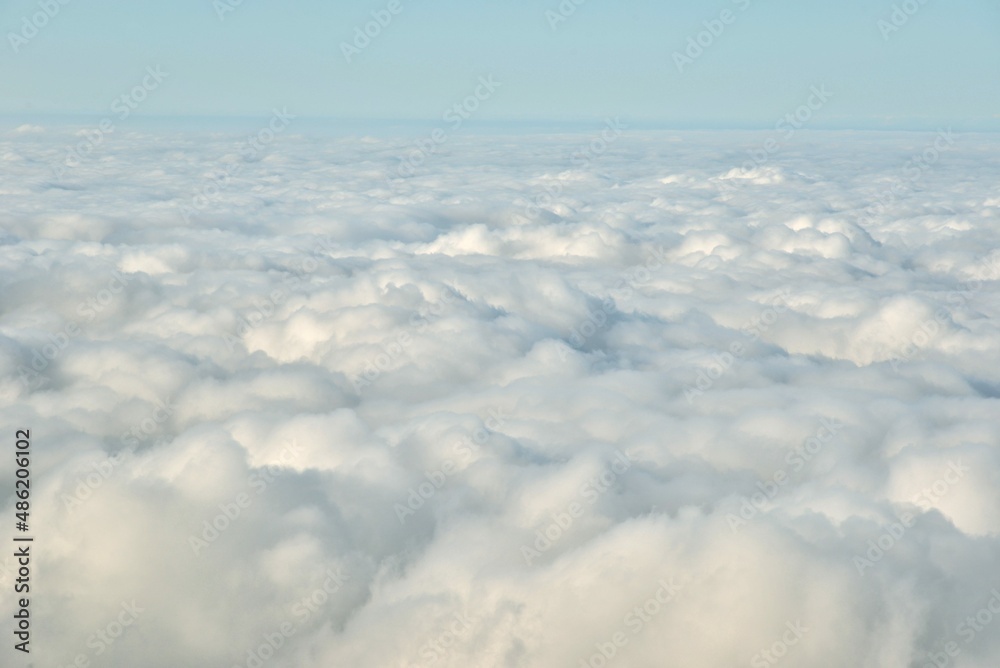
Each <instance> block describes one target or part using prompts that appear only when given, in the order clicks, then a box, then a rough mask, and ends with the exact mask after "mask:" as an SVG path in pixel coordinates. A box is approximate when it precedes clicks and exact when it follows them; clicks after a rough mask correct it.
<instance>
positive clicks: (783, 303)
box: [0, 127, 1000, 668]
mask: <svg viewBox="0 0 1000 668" xmlns="http://www.w3.org/2000/svg"><path fill="white" fill-rule="evenodd" d="M294 131H296V129H295V128H291V129H290V130H289V132H294ZM73 137H74V134H73V129H65V128H58V127H48V128H46V129H45V132H44V134H38V133H36V132H35V131H34V130H33V129H32V130H31V131H30V132H29V131H27V130H24V129H18V131H17V132H15V133H10V134H8V135H7V136H6V137H4V138H3V139H2V140H0V155H2V156H5V157H4V159H3V160H2V161H0V175H2V178H0V182H2V183H3V184H4V185H3V186H2V188H3V191H2V192H3V194H4V196H5V204H4V207H5V208H4V213H3V214H2V216H3V217H2V219H0V227H2V228H3V229H2V230H0V243H2V245H0V280H2V282H3V293H2V294H3V298H2V310H0V374H2V375H0V396H2V397H3V402H2V405H0V421H2V422H3V425H4V427H5V430H6V431H5V433H9V434H12V433H13V431H14V430H15V429H21V428H31V429H32V432H33V448H34V451H35V454H34V462H33V469H32V475H33V479H34V481H35V486H34V487H33V488H32V525H33V531H34V533H35V534H36V535H37V536H38V537H39V542H38V543H36V547H35V549H36V551H37V552H36V554H37V556H36V562H35V563H36V567H37V573H38V574H39V576H41V574H44V586H42V587H40V588H39V589H38V590H37V591H36V592H33V596H32V606H33V614H34V615H35V617H34V619H35V624H36V626H35V628H36V635H35V641H34V642H36V643H37V647H36V648H35V650H36V651H37V656H38V660H39V661H41V662H43V663H45V664H46V665H50V664H51V665H69V664H71V663H72V662H73V661H74V659H75V657H77V656H78V655H83V656H84V657H85V658H86V659H87V660H90V661H91V662H92V665H106V666H124V665H129V666H132V665H135V666H139V665H141V666H144V667H147V668H157V667H159V666H181V665H183V666H191V667H199V666H206V667H209V666H211V667H213V668H216V667H218V666H232V665H243V666H247V665H248V664H249V665H255V661H258V660H260V657H263V656H264V655H267V658H266V660H262V663H263V665H266V666H300V667H302V666H304V667H310V666H317V667H319V666H330V665H351V666H380V667H381V666H417V665H420V666H442V667H443V666H463V667H467V666H484V667H485V666H526V667H530V666H540V667H542V666H544V667H547V666H562V665H565V666H581V665H583V666H586V665H591V666H598V665H605V663H606V664H607V665H609V666H610V665H620V666H629V667H639V668H642V667H645V666H650V667H652V666H662V665H668V664H669V665H685V666H699V667H703V668H712V667H714V666H718V667H720V668H730V667H731V666H734V665H754V666H756V665H777V663H779V662H781V663H785V664H786V665H789V666H792V665H794V666H808V667H810V668H812V667H815V668H820V667H825V666H838V667H840V666H847V665H851V666H923V665H925V664H926V663H927V662H928V661H932V659H929V658H928V656H929V654H928V653H930V656H931V657H933V656H935V653H940V652H944V651H946V650H945V647H946V645H947V643H949V642H956V643H957V645H956V647H958V648H959V649H960V650H961V651H960V653H959V654H958V655H957V656H953V657H950V660H952V661H953V665H955V666H959V667H966V668H976V667H980V666H983V667H985V666H992V665H993V663H992V659H991V657H995V656H996V655H997V654H998V653H1000V621H997V622H994V624H995V626H991V625H985V626H983V628H982V630H981V631H977V632H976V633H974V634H973V637H972V639H971V640H969V641H968V642H966V638H967V634H963V633H962V629H961V628H960V625H961V624H962V623H963V621H964V620H965V618H966V617H967V616H969V615H975V614H976V613H977V611H979V610H980V609H981V608H983V606H984V605H987V603H988V602H989V600H990V596H991V594H990V592H991V590H992V589H993V588H995V587H998V586H1000V578H998V577H997V576H996V573H995V571H996V569H995V565H996V563H997V560H998V559H1000V539H998V536H1000V525H998V521H997V518H998V517H1000V494H998V492H997V489H998V482H1000V481H998V475H1000V462H998V460H997V455H996V452H997V447H998V446H1000V422H998V420H997V418H996V414H997V413H996V402H997V397H998V396H1000V376H998V372H997V369H1000V300H998V299H997V289H996V281H997V280H998V279H1000V256H998V254H997V252H996V251H995V249H996V248H997V247H998V245H1000V238H998V236H1000V225H998V211H1000V210H998V209H997V207H996V202H995V197H994V196H993V189H994V186H995V183H996V177H997V175H998V173H1000V164H998V163H997V162H996V161H995V160H994V159H993V158H989V157H984V156H985V155H986V154H984V153H983V152H982V150H983V149H982V147H983V146H984V145H988V146H992V147H994V148H995V147H996V139H995V138H992V137H985V136H978V137H972V136H967V137H958V138H957V139H956V142H955V146H954V147H953V148H951V149H949V151H947V152H944V153H943V154H942V156H941V158H940V160H939V161H937V162H936V163H935V164H934V165H933V166H931V167H930V168H929V169H928V170H927V171H926V172H925V173H923V174H922V176H921V179H920V181H919V183H917V184H915V185H912V184H911V185H907V187H906V189H905V190H903V191H902V194H901V195H899V196H898V197H896V198H894V199H893V200H892V201H890V202H888V203H887V204H885V206H883V207H882V208H881V210H879V211H877V212H874V213H873V211H872V209H871V205H872V203H873V201H875V199H876V198H877V197H878V196H879V194H880V193H884V192H886V188H887V187H888V186H889V185H891V184H892V183H894V182H905V181H906V175H905V172H904V165H905V163H906V161H907V159H908V158H909V157H910V156H911V155H912V153H913V152H914V150H915V149H914V147H919V146H922V145H923V144H925V143H926V141H927V138H925V137H920V136H911V135H870V136H863V135H862V136H858V135H852V136H850V137H848V136H840V135H836V134H819V133H817V134H813V135H810V136H808V137H807V136H806V135H805V134H803V135H802V136H801V137H799V138H798V141H797V143H795V144H790V145H789V146H787V147H784V148H783V149H782V151H781V152H780V153H778V154H777V155H774V156H771V157H769V162H768V164H765V165H758V166H756V167H755V169H754V171H753V172H752V173H747V172H746V171H745V170H743V169H742V168H741V167H740V165H742V164H743V163H744V162H745V157H744V156H745V155H746V151H747V150H752V149H753V148H754V147H755V146H758V145H759V143H760V137H759V136H757V135H754V134H751V133H748V134H739V133H735V134H730V135H725V136H723V135H718V136H713V135H711V134H705V133H690V134H684V133H681V134H677V133H664V134H655V133H651V134H640V133H626V134H624V135H622V136H621V137H620V138H618V139H616V141H615V143H614V145H613V146H611V147H609V150H608V151H607V152H606V153H605V154H603V155H601V156H599V157H597V158H595V159H594V160H593V161H591V162H590V163H588V165H587V166H586V167H585V168H584V169H581V168H579V167H578V166H576V167H574V165H573V163H572V155H573V152H574V151H575V150H577V149H578V147H579V146H581V144H582V143H583V142H584V141H585V140H586V139H587V138H586V137H576V136H553V137H544V136H542V137H531V138H523V137H513V136H505V137H494V138H475V137H455V138H453V141H451V142H450V143H449V150H448V152H447V153H441V154H436V155H434V156H430V157H429V158H428V160H427V162H426V164H425V165H423V166H422V168H421V170H420V171H419V173H418V174H417V175H416V176H414V177H412V178H409V179H403V180H397V181H394V182H392V183H387V182H386V180H385V179H386V177H387V176H389V175H390V174H391V172H392V170H393V169H394V167H395V160H396V156H397V155H398V153H399V150H400V149H399V147H400V142H398V141H394V140H383V139H377V138H371V137H368V138H365V139H363V140H353V139H348V138H337V137H325V138H324V137H312V136H299V135H294V134H287V133H286V134H285V135H283V136H282V137H280V138H279V139H277V140H276V141H275V142H274V144H273V145H271V146H269V147H267V149H266V151H267V153H266V155H264V156H263V157H262V158H261V159H259V160H255V161H253V162H247V163H245V164H243V165H242V166H241V168H240V169H239V170H238V175H237V176H235V177H232V178H231V179H230V180H229V181H226V182H224V183H221V186H220V187H219V188H218V189H217V190H216V189H207V190H206V188H205V186H206V183H210V182H211V179H213V178H216V177H218V175H219V174H222V173H223V162H225V161H230V162H231V161H232V160H234V159H235V160H241V159H242V158H240V157H238V155H239V148H240V146H241V137H240V136H238V135H236V136H232V137H230V136H227V135H223V134H216V135H211V136H210V135H204V136H199V135H192V134H188V135H176V136H170V137H166V136H163V135H159V134H155V133H140V132H137V131H133V132H129V133H126V134H124V135H122V136H114V137H111V138H109V139H108V141H107V142H105V143H103V144H102V145H100V146H98V147H96V148H95V149H94V154H93V155H91V156H89V157H88V159H87V160H86V161H83V162H82V163H81V164H80V165H79V166H77V167H75V168H71V169H67V170H66V172H65V173H64V174H63V175H62V176H61V177H59V178H56V177H55V176H54V175H53V169H54V167H55V166H56V165H57V164H58V163H59V162H60V160H61V159H62V158H63V157H64V149H65V147H66V146H67V145H71V144H72V142H73ZM931 139H933V138H931ZM234 156H237V157H235V158H234ZM553 184H558V186H559V187H558V188H553ZM206 192H211V193H212V196H211V197H208V198H207V200H206V202H205V203H204V206H201V207H199V209H198V210H197V212H196V213H195V215H193V216H189V218H190V222H188V221H187V220H186V217H185V215H183V214H182V209H183V208H184V207H190V205H191V201H192V198H193V197H194V196H196V195H198V194H203V193H206ZM553 193H556V194H555V195H553ZM543 195H544V196H543ZM529 205H533V206H536V207H538V208H539V210H538V212H537V213H533V215H526V214H525V211H526V207H529ZM830 425H835V427H834V428H833V429H832V430H831V429H830ZM824 429H826V431H824ZM119 452H122V453H123V454H122V456H121V457H120V458H117V457H115V458H112V459H110V460H109V456H111V455H114V454H115V453H119ZM619 453H622V454H623V455H624V456H626V457H627V458H628V460H629V461H630V462H631V464H630V466H629V467H628V468H627V470H624V471H619V472H614V475H611V474H610V473H608V472H609V471H613V469H612V468H611V467H612V464H613V462H614V461H615V458H616V457H617V456H619ZM956 471H960V472H961V474H960V475H959V473H957V472H956ZM0 475H2V476H3V477H4V478H5V479H8V480H10V479H11V478H12V476H13V463H12V461H10V460H7V459H5V460H3V463H2V464H0ZM95 476H96V477H95ZM88 480H89V482H88ZM412 494H416V497H413V500H411V498H410V497H411V495H412ZM67 500H70V501H67ZM12 503H13V501H12V500H11V501H8V503H7V504H6V506H5V508H4V512H5V513H7V515H6V516H8V517H10V516H11V515H12V513H13V506H12ZM400 504H402V505H403V506H407V507H408V508H409V509H410V510H411V511H412V513H408V514H406V515H405V516H404V517H403V518H401V517H400V514H399V512H398V510H397V507H399V506H400ZM408 504H411V505H408ZM897 526H898V527H901V529H899V531H901V533H899V531H897V528H896V527H897ZM894 532H895V533H894ZM897 533H898V534H899V535H896V534H897ZM192 537H194V539H195V540H194V541H193V542H192ZM199 541H201V542H199ZM192 545H196V546H197V547H192ZM523 546H529V547H531V548H532V549H534V550H535V551H536V552H537V558H534V559H530V560H526V559H525V556H524V554H525V553H524V551H523V550H522V547H523ZM859 564H860V565H859ZM331 573H332V574H334V575H331ZM0 574H2V571H0ZM337 574H342V575H343V577H341V576H340V575H337ZM0 577H3V576H2V575H0ZM664 582H666V583H672V582H673V583H677V584H678V586H677V587H676V591H675V592H673V593H671V594H669V595H668V594H667V593H665V592H667V591H668V590H669V589H671V587H670V586H667V585H664V584H663V583H664ZM11 597H12V593H11V590H10V587H9V586H7V585H6V584H5V585H4V586H3V588H2V589H0V599H2V600H3V602H4V603H5V604H7V605H9V604H11V603H12V601H11ZM133 601H134V602H135V605H137V606H139V607H140V608H141V609H142V611H141V612H140V613H138V615H137V617H136V621H135V623H134V624H132V625H130V626H129V627H128V628H127V629H126V630H125V631H124V632H123V633H122V635H121V637H120V638H117V639H116V640H115V642H114V643H113V644H110V645H109V646H107V647H106V648H105V649H104V650H102V651H101V653H100V654H98V653H97V649H96V647H95V645H94V644H93V643H88V639H89V638H90V636H91V635H92V634H94V633H95V631H97V630H98V629H102V628H104V627H105V626H106V625H108V624H109V623H111V622H113V621H114V620H115V619H116V615H118V614H120V610H121V609H122V606H123V605H125V604H132V602H133ZM650 601H652V602H650ZM647 605H648V610H646V609H645V608H644V607H643V606H647ZM637 607H638V608H639V610H640V612H636V608H637ZM654 609H655V612H653V610H654ZM283 625H284V626H283ZM802 627H804V628H805V629H806V630H805V631H801V629H802ZM790 628H795V629H799V630H800V635H801V637H799V636H798V635H794V634H793V635H787V634H788V633H790V631H789V629H790ZM275 634H277V635H275ZM793 637H794V639H795V642H790V641H789V639H790V638H793ZM782 643H784V644H782ZM98 644H99V643H98ZM778 652H781V653H782V654H783V655H784V656H783V657H781V658H780V661H779V660H778V657H777V653H778ZM608 654H613V655H614V656H613V658H611V659H607V658H606V655H608ZM255 657H257V658H255ZM767 657H772V658H775V660H774V661H771V660H770V659H768V658H767ZM602 662H604V663H602ZM762 662H763V663H762Z"/></svg>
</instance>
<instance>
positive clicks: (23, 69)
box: [0, 0, 1000, 129]
mask: <svg viewBox="0 0 1000 668" xmlns="http://www.w3.org/2000/svg"><path fill="white" fill-rule="evenodd" d="M39 1H40V0H13V1H10V2H7V3H4V5H3V7H2V8H0V28H2V30H3V35H4V41H3V44H2V45H0V91H3V92H2V97H0V113H7V114H18V115H25V114H43V113H93V114H102V113H107V112H108V110H109V109H110V106H111V103H112V101H113V100H114V99H115V98H117V97H119V96H120V95H122V94H127V93H128V92H129V91H130V90H132V89H133V88H134V87H135V86H136V85H138V84H140V83H141V82H142V80H143V77H144V72H145V70H146V68H147V67H148V66H156V65H159V66H160V67H161V68H162V70H163V71H164V72H166V73H168V74H169V76H168V77H167V78H166V80H164V81H163V83H162V85H160V86H158V87H157V88H156V90H153V91H150V92H149V94H148V96H146V99H144V100H143V101H142V104H141V105H138V107H137V109H136V112H135V113H136V114H137V115H196V116H199V115H223V116H226V115H262V114H267V113H270V110H271V109H272V108H273V107H286V108H288V109H289V111H292V112H293V113H297V114H299V115H300V116H332V117H337V118H363V119H440V118H441V116H442V114H443V113H444V112H445V111H446V110H447V109H448V108H450V107H452V105H453V104H455V103H456V102H460V101H462V100H463V99H465V98H466V97H467V96H468V95H470V94H472V93H473V92H474V91H475V88H476V86H477V81H478V79H479V77H480V76H493V77H494V78H495V80H496V81H499V82H500V84H501V85H500V87H499V88H498V89H497V91H496V92H495V93H494V94H492V95H491V96H490V98H489V99H488V100H484V101H482V104H481V105H479V108H478V109H477V110H476V113H475V120H480V121H489V120H561V121H591V120H594V119H601V118H605V117H609V116H610V117H613V116H620V117H622V118H626V119H629V120H630V121H632V122H635V123H643V122H647V123H657V124H664V125H668V126H678V127H690V126H696V127H757V126H761V127H765V126H766V127H770V126H773V124H774V122H775V120H776V119H777V118H780V117H782V116H784V115H785V114H787V113H790V112H793V111H794V110H795V109H796V108H797V107H798V106H799V105H801V104H803V103H804V102H805V101H806V99H807V98H808V96H809V91H810V88H811V87H812V86H819V85H825V86H826V87H827V89H828V90H829V91H830V92H831V93H832V94H833V97H832V98H831V100H830V101H829V103H827V104H826V105H825V106H824V108H823V109H822V110H821V111H820V112H818V113H817V114H816V115H815V119H814V125H815V127H852V128H883V127H887V128H924V127H934V126H939V125H942V124H945V123H947V124H953V125H956V126H957V127H966V128H970V129H971V128H980V129H1000V85H998V84H1000V39H998V38H997V36H998V34H1000V5H998V4H997V3H996V2H989V1H987V0H949V1H948V2H944V0H925V2H924V4H920V2H919V0H908V2H909V3H912V4H911V5H910V7H909V8H910V9H911V10H912V9H914V8H916V11H915V12H913V14H912V16H911V15H908V14H905V12H904V13H903V14H897V23H898V24H900V25H898V26H897V25H893V24H892V23H891V20H892V14H893V11H894V2H892V1H883V0H838V1H837V2H830V1H829V0H823V1H819V0H799V1H796V2H787V1H786V2H778V1H777V0H706V1H686V2H678V1H669V0H660V1H659V2H654V1H653V0H616V1H614V2H612V0H584V1H583V2H582V4H580V5H579V6H577V5H575V3H574V2H573V0H565V3H564V5H565V6H567V7H574V8H575V11H573V12H572V14H569V12H563V13H562V14H561V13H560V11H559V5H560V2H559V0H548V1H544V0H538V1H531V2H529V1H528V0H461V1H459V0H397V1H398V3H399V4H398V8H399V9H400V11H399V12H398V13H397V14H395V15H392V21H391V22H390V23H388V25H386V26H385V27H384V28H381V29H380V32H379V34H378V35H377V36H376V37H374V38H372V39H371V42H370V43H369V44H368V45H367V46H366V47H365V48H363V49H359V53H355V54H352V62H350V63H348V62H347V59H346V57H345V55H344V54H343V52H342V46H341V45H342V43H344V42H348V43H350V42H352V41H353V40H354V35H355V28H358V27H361V28H363V27H364V25H365V24H366V23H367V22H369V21H371V20H372V15H371V13H372V12H373V11H374V12H378V11H380V10H387V8H388V7H389V5H390V0H374V1H368V0H365V1H348V0H341V1H337V2H330V1H328V2H320V1H319V0H286V1H285V2H276V1H270V2H268V1H266V0H243V1H242V3H241V4H240V5H239V6H234V7H231V8H232V10H233V11H226V12H225V13H224V14H223V15H222V16H223V18H222V19H220V15H219V9H218V8H219V7H220V6H221V5H222V3H226V5H227V6H228V5H229V4H235V2H238V1H239V0H217V2H213V0H171V2H162V0H159V1H156V2H153V1H152V0H132V1H131V2H127V3H126V2H121V1H120V0H116V1H114V2H112V1H111V0H69V2H68V4H65V5H62V4H60V3H59V0H41V2H42V4H45V3H51V4H52V7H58V11H57V12H52V10H51V9H50V13H54V16H52V17H51V18H48V17H45V18H46V19H47V20H46V21H44V23H46V25H44V26H43V27H41V28H40V29H39V30H38V31H37V34H32V30H31V29H30V28H29V29H28V30H27V32H25V31H24V25H25V24H24V21H25V17H28V20H29V22H30V21H31V17H32V16H33V15H35V14H36V13H38V12H41V11H42V10H41V9H40V8H39ZM578 1H579V0H578ZM895 4H896V5H897V6H901V5H902V4H904V3H901V2H896V3H895ZM727 10H728V11H729V12H731V14H730V15H728V18H729V19H731V22H730V23H729V24H728V25H725V24H721V25H722V30H721V31H719V26H720V23H715V24H712V25H714V27H715V29H716V31H717V32H719V34H718V35H710V34H709V33H705V34H703V35H701V39H702V42H703V43H705V44H707V46H705V47H704V48H703V51H702V52H701V53H700V54H699V53H697V51H696V50H692V52H691V53H694V54H697V57H695V58H692V62H690V63H685V64H684V67H683V71H679V68H678V64H677V62H676V58H675V56H674V54H675V52H681V53H683V52H684V51H685V49H686V47H687V46H688V45H689V41H688V40H689V38H692V39H697V38H698V35H699V33H700V32H702V31H705V30H706V27H705V25H704V22H705V21H710V22H711V21H713V20H714V19H719V18H720V16H721V15H722V12H723V11H727ZM546 12H554V14H548V15H547V14H546ZM564 14H569V15H568V16H564ZM384 16H385V14H383V18H384ZM553 16H559V18H565V20H564V21H559V22H558V23H554V22H553V20H552V17H553ZM901 17H905V19H906V20H905V23H904V22H903V21H901V20H899V19H900V18H901ZM880 20H883V21H886V22H887V23H883V24H881V27H880V24H879V21H880ZM38 23H42V21H38ZM886 26H892V28H896V27H898V28H899V29H898V30H892V31H891V32H889V29H888V28H886ZM11 35H16V36H18V37H15V38H12V37H11ZM25 35H30V38H28V39H20V38H24V37H25Z"/></svg>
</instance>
